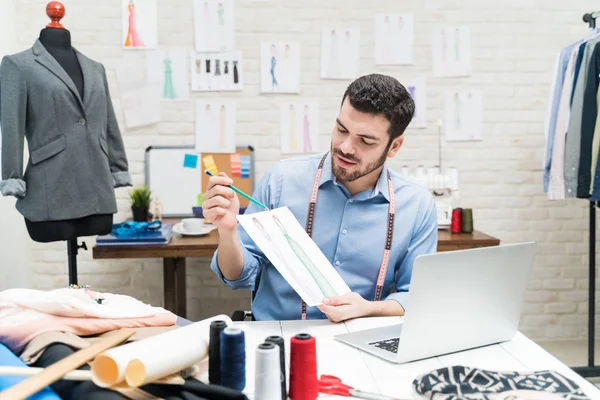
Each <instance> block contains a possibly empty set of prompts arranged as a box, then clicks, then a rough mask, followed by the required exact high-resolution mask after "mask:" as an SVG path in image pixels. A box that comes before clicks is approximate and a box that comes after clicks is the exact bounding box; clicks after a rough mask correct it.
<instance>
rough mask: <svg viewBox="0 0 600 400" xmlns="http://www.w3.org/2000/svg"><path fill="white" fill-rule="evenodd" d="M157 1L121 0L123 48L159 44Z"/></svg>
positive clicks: (138, 47) (151, 47)
mask: <svg viewBox="0 0 600 400" xmlns="http://www.w3.org/2000/svg"><path fill="white" fill-rule="evenodd" d="M156 2H157V0H121V12H122V26H123V28H122V29H123V35H122V45H123V48H125V49H153V48H156V46H157V44H158V9H157V4H156Z"/></svg>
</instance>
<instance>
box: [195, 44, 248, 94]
mask: <svg viewBox="0 0 600 400" xmlns="http://www.w3.org/2000/svg"><path fill="white" fill-rule="evenodd" d="M190 60H191V64H190V68H191V70H190V71H191V77H192V79H191V80H192V91H194V92H221V91H240V90H242V89H243V88H244V80H243V76H242V75H243V65H242V52H241V51H228V52H221V53H192V54H191V57H190Z"/></svg>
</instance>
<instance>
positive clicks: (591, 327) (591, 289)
mask: <svg viewBox="0 0 600 400" xmlns="http://www.w3.org/2000/svg"><path fill="white" fill-rule="evenodd" d="M598 17H600V11H595V12H592V13H586V14H583V22H586V23H588V24H589V25H590V29H595V28H596V18H598ZM598 206H600V202H596V201H592V200H590V235H589V285H588V296H589V300H588V364H587V365H586V366H585V367H574V368H572V369H573V370H574V371H575V372H577V373H578V374H579V375H581V376H583V377H586V378H588V377H597V376H600V366H596V363H595V360H594V356H595V345H596V342H595V339H596V325H595V323H596V322H595V319H596V207H598Z"/></svg>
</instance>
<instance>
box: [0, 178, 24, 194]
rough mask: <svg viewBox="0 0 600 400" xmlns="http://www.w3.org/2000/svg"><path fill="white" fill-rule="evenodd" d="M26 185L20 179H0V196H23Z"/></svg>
mask: <svg viewBox="0 0 600 400" xmlns="http://www.w3.org/2000/svg"><path fill="white" fill-rule="evenodd" d="M26 192H27V185H26V184H25V181H24V180H21V179H7V180H5V181H0V193H1V194H2V196H15V197H25V193H26Z"/></svg>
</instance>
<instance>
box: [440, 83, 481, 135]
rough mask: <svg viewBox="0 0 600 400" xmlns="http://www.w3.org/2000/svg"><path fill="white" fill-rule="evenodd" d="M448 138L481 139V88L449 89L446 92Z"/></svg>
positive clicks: (445, 106)
mask: <svg viewBox="0 0 600 400" xmlns="http://www.w3.org/2000/svg"><path fill="white" fill-rule="evenodd" d="M444 120H445V131H446V132H445V133H446V140H448V141H468V140H481V138H482V130H483V100H482V93H481V91H480V90H449V91H446V92H445V94H444Z"/></svg>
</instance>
